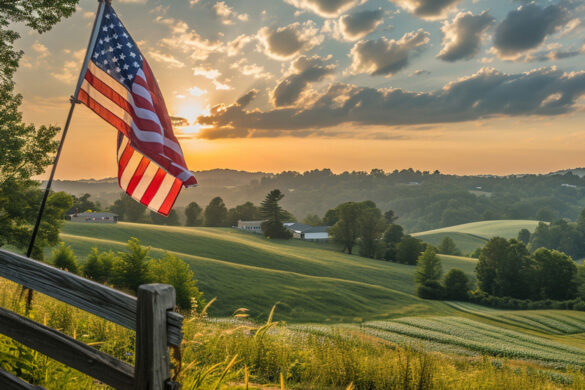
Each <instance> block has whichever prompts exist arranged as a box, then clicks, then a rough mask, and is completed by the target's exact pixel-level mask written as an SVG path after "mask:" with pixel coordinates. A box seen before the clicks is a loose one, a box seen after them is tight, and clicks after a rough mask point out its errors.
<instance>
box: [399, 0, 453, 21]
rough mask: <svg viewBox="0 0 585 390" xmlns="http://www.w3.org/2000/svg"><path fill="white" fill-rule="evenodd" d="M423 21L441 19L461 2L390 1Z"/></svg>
mask: <svg viewBox="0 0 585 390" xmlns="http://www.w3.org/2000/svg"><path fill="white" fill-rule="evenodd" d="M390 1H391V2H393V3H396V4H397V5H399V6H400V7H402V8H403V9H405V10H407V11H408V12H410V13H412V14H414V15H416V16H418V17H420V18H422V19H429V20H434V19H441V18H444V17H445V16H446V15H447V13H448V12H449V11H450V10H452V9H453V8H454V7H455V5H456V4H457V3H458V2H460V1H461V0H390Z"/></svg>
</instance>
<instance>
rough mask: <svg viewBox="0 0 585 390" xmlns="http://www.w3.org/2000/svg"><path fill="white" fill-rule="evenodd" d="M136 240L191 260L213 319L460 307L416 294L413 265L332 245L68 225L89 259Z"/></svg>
mask: <svg viewBox="0 0 585 390" xmlns="http://www.w3.org/2000/svg"><path fill="white" fill-rule="evenodd" d="M130 237H136V238H138V239H139V240H140V241H141V242H142V243H143V244H145V245H146V244H147V245H150V246H151V247H152V252H151V254H152V255H153V256H160V255H161V254H162V253H163V251H168V252H173V253H175V254H177V255H178V256H180V257H181V258H182V259H183V260H185V261H186V262H187V263H188V264H189V265H190V266H191V267H192V269H193V271H194V273H195V275H196V278H197V279H198V280H199V287H200V289H201V290H202V291H203V292H204V293H205V296H206V297H207V298H208V299H211V298H213V297H217V298H218V300H217V302H216V303H214V304H213V306H212V310H211V314H212V315H215V316H226V315H231V314H232V313H233V312H234V310H236V309H237V308H240V307H246V308H248V309H250V310H251V314H252V316H253V317H258V316H263V315H265V314H266V313H267V311H269V310H270V308H271V307H272V305H273V304H275V303H276V302H279V308H278V311H277V316H278V317H279V318H281V319H286V320H288V321H294V322H306V321H311V322H314V321H318V322H347V321H361V320H374V319H386V318H393V317H397V316H406V315H421V314H423V315H432V314H435V315H436V314H449V313H453V312H454V309H453V308H451V307H450V306H448V305H446V304H444V303H442V302H435V301H427V300H422V299H420V298H418V297H416V296H415V295H414V292H415V285H414V282H413V273H414V267H413V266H407V265H401V264H394V263H389V262H384V261H378V260H371V259H366V258H363V257H359V256H350V255H346V254H343V253H341V252H339V251H335V250H332V248H331V247H330V246H329V245H328V244H315V243H308V242H302V241H298V240H290V241H276V240H267V239H264V238H263V237H260V236H256V235H252V234H247V233H242V232H239V231H236V230H233V229H227V228H187V227H167V226H156V225H141V224H130V223H118V224H117V225H97V224H96V225H93V224H82V223H67V224H65V226H64V227H63V230H62V234H61V238H62V239H63V240H64V241H65V242H66V243H68V244H70V245H71V246H72V247H73V249H74V251H75V253H76V254H77V255H78V256H79V257H80V260H81V261H82V262H83V261H84V260H83V258H84V257H85V256H86V255H87V253H88V252H89V250H90V249H91V248H92V247H97V248H99V249H100V250H110V249H111V250H123V249H124V246H125V244H126V242H127V241H128V239H129V238H130ZM453 267H457V268H461V269H463V270H464V271H465V272H467V273H468V274H470V275H471V274H472V273H473V270H474V267H475V261H474V260H472V259H468V258H462V257H455V256H444V257H443V268H444V271H445V272H447V271H448V270H449V269H450V268H453Z"/></svg>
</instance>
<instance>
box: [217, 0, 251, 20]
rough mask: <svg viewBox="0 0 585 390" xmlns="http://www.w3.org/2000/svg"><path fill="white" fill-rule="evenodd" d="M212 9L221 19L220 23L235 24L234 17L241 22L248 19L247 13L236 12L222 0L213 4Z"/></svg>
mask: <svg viewBox="0 0 585 390" xmlns="http://www.w3.org/2000/svg"><path fill="white" fill-rule="evenodd" d="M213 10H214V11H215V14H216V15H217V17H218V18H219V19H220V20H221V23H222V24H225V25H232V24H235V21H234V19H238V20H240V21H242V22H246V21H248V14H238V13H237V12H235V11H234V9H233V8H232V7H230V6H228V5H227V4H226V3H225V2H223V1H218V2H217V3H215V4H214V5H213Z"/></svg>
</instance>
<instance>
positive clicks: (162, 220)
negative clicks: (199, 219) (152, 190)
mask: <svg viewBox="0 0 585 390" xmlns="http://www.w3.org/2000/svg"><path fill="white" fill-rule="evenodd" d="M150 219H151V220H152V223H154V224H155V225H168V226H179V225H180V223H179V214H177V212H176V211H175V210H171V212H170V213H169V215H168V217H165V216H164V215H161V214H159V213H157V212H155V211H151V212H150Z"/></svg>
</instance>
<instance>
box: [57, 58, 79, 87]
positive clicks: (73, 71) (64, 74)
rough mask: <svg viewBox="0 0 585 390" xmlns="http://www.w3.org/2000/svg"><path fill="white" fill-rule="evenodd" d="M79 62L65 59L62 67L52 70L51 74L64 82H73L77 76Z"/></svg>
mask: <svg viewBox="0 0 585 390" xmlns="http://www.w3.org/2000/svg"><path fill="white" fill-rule="evenodd" d="M79 68H80V65H79V62H77V61H65V64H64V65H63V69H62V70H61V71H59V72H52V73H51V76H53V77H54V78H56V79H57V80H59V81H62V82H64V83H66V84H73V83H74V82H75V81H76V80H77V77H78V76H79Z"/></svg>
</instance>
